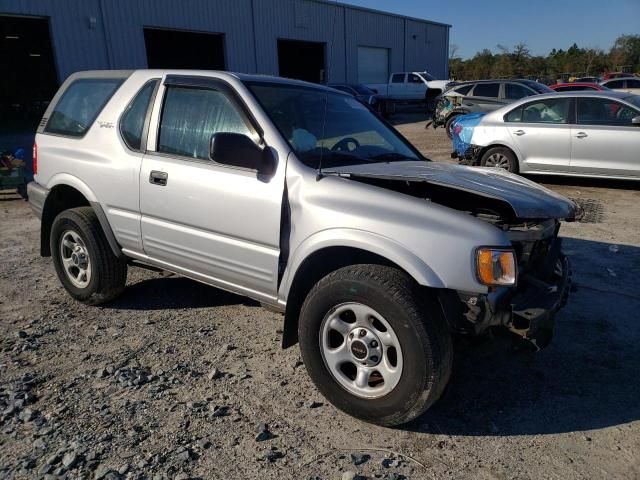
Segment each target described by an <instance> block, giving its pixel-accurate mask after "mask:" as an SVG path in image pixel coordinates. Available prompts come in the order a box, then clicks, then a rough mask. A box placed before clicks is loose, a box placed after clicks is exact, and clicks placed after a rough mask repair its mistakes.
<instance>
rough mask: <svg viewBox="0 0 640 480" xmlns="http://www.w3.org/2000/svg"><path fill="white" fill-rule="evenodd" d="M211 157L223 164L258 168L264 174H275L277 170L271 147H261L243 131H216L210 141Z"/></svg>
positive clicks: (250, 168) (251, 168)
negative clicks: (242, 132)
mask: <svg viewBox="0 0 640 480" xmlns="http://www.w3.org/2000/svg"><path fill="white" fill-rule="evenodd" d="M209 157H210V158H211V160H213V161H214V162H217V163H221V164H222V165H230V166H232V167H239V168H247V169H249V170H257V172H258V173H259V174H262V175H273V174H274V173H275V171H276V159H275V158H274V156H273V154H272V153H271V149H270V148H268V147H264V148H260V147H259V146H258V145H256V144H255V142H254V141H253V140H252V139H251V138H249V137H248V136H246V135H243V134H241V133H227V132H220V133H214V134H213V135H212V136H211V142H210V143H209Z"/></svg>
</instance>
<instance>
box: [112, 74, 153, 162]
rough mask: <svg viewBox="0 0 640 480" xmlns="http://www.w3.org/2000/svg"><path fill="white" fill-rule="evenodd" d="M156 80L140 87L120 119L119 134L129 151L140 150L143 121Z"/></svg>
mask: <svg viewBox="0 0 640 480" xmlns="http://www.w3.org/2000/svg"><path fill="white" fill-rule="evenodd" d="M157 84H158V80H152V81H150V82H147V84H146V85H145V86H144V87H142V89H141V90H140V91H139V92H138V94H137V95H136V96H135V98H134V99H133V100H132V101H131V103H130V104H129V106H128V107H127V109H126V110H125V112H124V114H123V115H122V118H121V119H120V133H121V134H122V139H123V140H124V142H125V143H126V144H127V146H128V147H129V148H130V149H131V150H136V151H139V150H140V146H141V145H142V132H143V130H144V120H145V118H146V116H147V110H148V109H149V102H150V101H151V96H152V94H153V91H154V89H155V88H156V85H157Z"/></svg>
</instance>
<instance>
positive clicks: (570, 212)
mask: <svg viewBox="0 0 640 480" xmlns="http://www.w3.org/2000/svg"><path fill="white" fill-rule="evenodd" d="M322 173H323V174H325V175H337V176H347V177H362V178H374V179H384V180H397V181H404V182H406V181H410V182H425V183H427V184H431V185H438V186H440V187H445V188H450V189H452V190H459V191H464V192H469V193H472V194H475V195H479V196H482V197H487V198H491V199H494V200H498V201H502V202H505V203H507V204H508V205H509V206H510V207H511V208H512V210H513V211H514V213H515V215H516V217H518V218H520V219H548V218H555V219H567V220H574V219H576V218H579V216H580V215H581V213H580V211H579V207H578V206H577V205H576V204H575V203H574V202H573V201H571V200H569V199H568V198H565V197H563V196H562V195H560V194H558V193H556V192H553V191H551V190H549V189H547V188H545V187H543V186H541V185H538V184H537V183H535V182H532V181H530V180H527V179H526V178H523V177H521V176H519V175H515V174H512V173H509V172H506V171H504V170H502V169H499V168H492V167H486V168H485V167H468V166H464V165H453V164H448V163H435V162H425V161H408V162H391V163H367V164H361V165H349V166H345V167H335V168H327V169H322Z"/></svg>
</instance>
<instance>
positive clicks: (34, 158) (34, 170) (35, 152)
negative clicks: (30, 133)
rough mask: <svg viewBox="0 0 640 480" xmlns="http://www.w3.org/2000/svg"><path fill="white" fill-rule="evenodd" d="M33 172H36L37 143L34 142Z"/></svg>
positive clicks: (35, 173)
mask: <svg viewBox="0 0 640 480" xmlns="http://www.w3.org/2000/svg"><path fill="white" fill-rule="evenodd" d="M32 155H33V156H32V158H33V174H34V175H37V174H38V144H36V143H35V142H34V144H33V154H32Z"/></svg>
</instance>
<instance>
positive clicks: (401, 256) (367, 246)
mask: <svg viewBox="0 0 640 480" xmlns="http://www.w3.org/2000/svg"><path fill="white" fill-rule="evenodd" d="M329 247H350V248H357V249H360V250H364V251H368V252H371V253H374V254H376V255H379V256H381V257H384V258H386V259H387V260H389V261H391V262H393V263H395V264H396V265H398V266H399V267H400V268H402V269H403V270H404V271H406V272H407V273H408V274H409V275H411V276H412V277H413V278H414V279H415V280H416V282H418V283H419V284H420V285H424V286H428V287H433V288H444V287H445V284H444V282H443V281H442V279H441V278H440V277H439V276H438V275H437V274H436V273H435V272H434V271H433V270H432V269H431V268H430V267H429V266H428V265H427V264H426V263H425V262H424V261H423V260H422V259H421V258H420V257H418V255H416V254H415V253H413V252H412V251H410V250H409V249H408V248H407V247H405V246H404V245H402V244H400V243H398V242H396V241H395V240H392V239H390V238H388V237H385V236H383V235H379V234H376V233H372V232H368V231H364V230H358V229H351V228H331V229H327V230H322V231H320V232H317V233H315V234H313V235H311V236H310V237H307V238H306V239H305V240H304V241H303V242H302V243H301V244H300V245H299V246H298V247H297V248H296V250H295V251H294V252H293V253H292V255H291V256H290V259H289V262H288V265H287V269H286V270H285V273H284V275H283V278H282V283H281V284H280V289H279V295H278V296H279V300H280V301H281V302H283V303H286V299H287V297H288V295H289V291H290V290H291V287H292V283H293V279H294V278H295V275H296V272H297V271H298V269H299V268H300V266H301V265H302V263H303V262H304V261H305V259H307V258H308V257H309V256H310V255H312V254H313V253H315V252H317V251H320V250H322V249H324V248H329Z"/></svg>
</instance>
